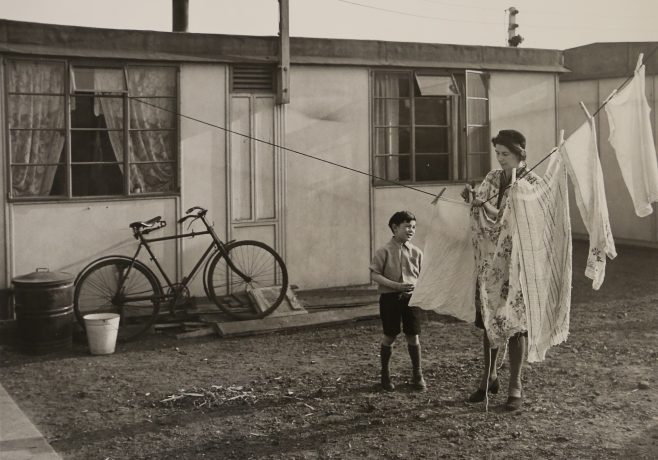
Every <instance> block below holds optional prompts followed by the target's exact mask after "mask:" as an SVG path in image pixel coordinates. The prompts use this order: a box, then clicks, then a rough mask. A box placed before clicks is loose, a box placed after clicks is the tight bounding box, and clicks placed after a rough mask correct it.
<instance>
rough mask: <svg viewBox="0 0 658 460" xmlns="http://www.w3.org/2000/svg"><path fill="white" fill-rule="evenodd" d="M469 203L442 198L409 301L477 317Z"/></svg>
mask: <svg viewBox="0 0 658 460" xmlns="http://www.w3.org/2000/svg"><path fill="white" fill-rule="evenodd" d="M469 209H470V205H469V204H466V203H458V202H454V201H446V200H439V202H438V203H437V205H436V210H435V212H434V215H433V217H432V220H431V222H430V224H429V227H428V228H429V229H431V230H430V231H429V232H428V233H427V236H426V238H425V246H424V247H423V269H422V270H421V273H420V277H419V278H418V282H417V283H416V289H415V290H414V292H413V294H412V296H411V301H410V305H414V306H417V307H420V308H422V309H424V310H434V311H436V312H437V313H440V314H443V315H450V316H454V317H455V318H458V319H461V320H462V321H473V320H474V319H475V304H474V301H473V300H474V298H475V278H476V275H475V257H474V255H473V245H472V243H471V226H470V218H469Z"/></svg>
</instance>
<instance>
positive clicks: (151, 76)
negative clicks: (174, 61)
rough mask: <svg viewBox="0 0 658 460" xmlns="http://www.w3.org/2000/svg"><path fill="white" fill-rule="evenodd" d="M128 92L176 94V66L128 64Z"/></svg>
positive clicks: (136, 93) (133, 94) (155, 94)
mask: <svg viewBox="0 0 658 460" xmlns="http://www.w3.org/2000/svg"><path fill="white" fill-rule="evenodd" d="M128 94H130V95H131V96H176V68H175V67H155V66H129V67H128Z"/></svg>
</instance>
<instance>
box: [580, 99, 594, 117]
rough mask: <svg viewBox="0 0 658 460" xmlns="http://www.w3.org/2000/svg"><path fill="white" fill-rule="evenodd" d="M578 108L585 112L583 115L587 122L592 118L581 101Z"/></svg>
mask: <svg viewBox="0 0 658 460" xmlns="http://www.w3.org/2000/svg"><path fill="white" fill-rule="evenodd" d="M580 108H581V109H583V112H585V115H586V116H587V119H588V120H589V119H590V118H592V116H591V115H590V114H589V111H588V110H587V107H585V104H584V103H583V101H580Z"/></svg>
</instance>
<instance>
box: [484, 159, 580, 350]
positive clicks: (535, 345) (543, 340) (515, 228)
mask: <svg viewBox="0 0 658 460" xmlns="http://www.w3.org/2000/svg"><path fill="white" fill-rule="evenodd" d="M508 206H509V214H508V216H506V217H507V219H509V221H510V225H509V226H506V227H503V228H504V230H503V231H502V232H501V238H505V237H506V236H507V235H508V234H510V233H511V235H512V254H511V267H510V279H514V280H516V279H518V284H519V285H520V287H521V292H522V297H523V300H524V302H525V306H526V321H527V331H528V361H529V362H536V361H543V360H544V358H545V356H546V351H547V350H548V349H549V348H550V347H552V346H554V345H557V344H559V343H562V342H564V341H565V340H566V339H567V336H568V335H569V313H570V309H571V278H572V277H571V274H572V269H571V266H572V258H571V257H572V247H571V221H570V217H569V197H568V192H567V173H566V168H565V166H564V162H563V161H562V159H561V158H560V157H559V156H558V155H553V157H551V162H550V163H549V165H548V169H547V171H546V174H545V175H544V177H543V178H542V179H539V180H532V178H529V180H520V181H518V182H517V183H516V184H515V185H514V186H513V187H512V189H511V193H510V197H509V202H508ZM506 228H507V229H509V231H508V230H505V229H506ZM510 284H512V282H511V281H510ZM485 325H486V323H485Z"/></svg>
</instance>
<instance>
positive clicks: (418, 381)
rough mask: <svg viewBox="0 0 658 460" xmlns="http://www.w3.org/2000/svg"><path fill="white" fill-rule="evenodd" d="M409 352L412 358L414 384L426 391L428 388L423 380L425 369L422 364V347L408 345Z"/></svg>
mask: <svg viewBox="0 0 658 460" xmlns="http://www.w3.org/2000/svg"><path fill="white" fill-rule="evenodd" d="M407 349H408V350H409V357H410V358H411V366H412V368H413V377H414V378H413V383H414V385H415V386H416V387H417V388H419V389H425V387H426V386H427V385H426V383H425V379H424V378H423V369H422V367H421V364H420V357H421V353H420V345H407Z"/></svg>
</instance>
